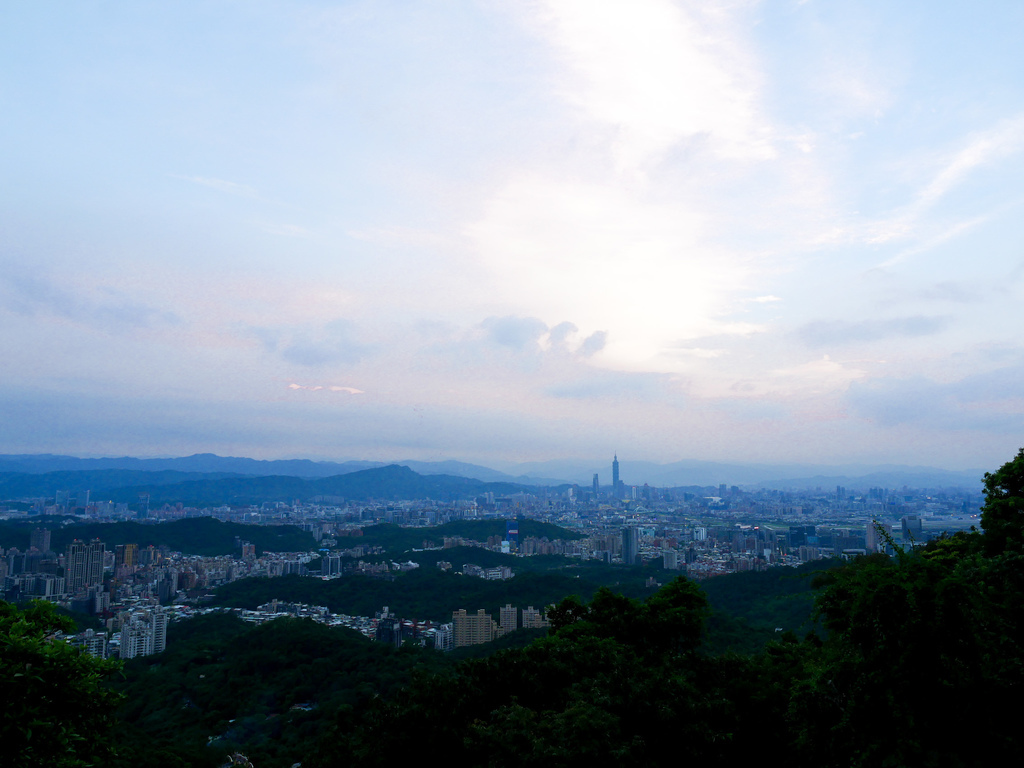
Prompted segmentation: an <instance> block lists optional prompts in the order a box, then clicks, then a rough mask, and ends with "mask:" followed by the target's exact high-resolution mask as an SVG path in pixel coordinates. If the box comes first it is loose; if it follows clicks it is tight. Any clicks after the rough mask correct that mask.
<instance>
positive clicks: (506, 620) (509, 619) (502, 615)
mask: <svg viewBox="0 0 1024 768" xmlns="http://www.w3.org/2000/svg"><path fill="white" fill-rule="evenodd" d="M498 623H499V625H500V626H501V633H502V634H503V635H507V634H508V633H509V632H515V631H516V630H517V629H519V609H518V608H516V607H514V606H513V605H512V604H511V603H505V607H504V608H501V609H499V611H498Z"/></svg>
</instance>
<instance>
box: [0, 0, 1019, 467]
mask: <svg viewBox="0 0 1024 768" xmlns="http://www.w3.org/2000/svg"><path fill="white" fill-rule="evenodd" d="M1022 34H1024V4H1022V3H1020V2H1018V1H1017V0H1007V1H1005V2H1000V1H998V0H982V1H981V2H978V3H963V2H952V1H951V0H950V1H946V0H929V1H928V2H924V0H921V1H919V2H913V1H911V0H906V1H905V2H899V3H893V2H881V1H880V2H871V1H870V0H856V1H845V0H829V2H819V1H817V0H804V1H803V2H800V1H798V0H763V1H762V2H752V1H750V2H748V1H745V0H732V1H731V2H720V3H716V2H710V1H709V0H701V1H699V2H684V1H682V0H680V1H678V2H672V1H670V0H629V1H628V2H627V1H626V0H614V1H613V0H607V1H606V0H548V1H546V2H545V1H543V0H540V1H537V2H528V1H526V0H524V1H522V2H518V1H516V0H507V1H504V2H497V1H491V0H481V1H479V2H474V1H473V0H450V1H441V0H437V1H436V2H434V1H427V0H424V1H423V2H412V1H411V0H405V1H402V2H399V1H397V0H396V1H394V2H392V1H391V0H375V1H374V0H365V1H363V0H355V1H353V2H292V1H288V2H284V1H283V0H282V1H281V2H269V1H266V2H264V1H262V0H244V2H243V1H241V0H239V2H226V1H225V2H178V3H167V2H138V1H133V2H85V1H83V2H76V3H65V2H46V1H45V0H39V1H37V2H32V3H20V2H6V3H3V4H0V135H2V136H3V142H2V145H0V355H2V357H0V360H2V363H0V366H2V367H0V371H2V375H0V453H35V452H51V453H70V454H75V455H83V456H101V455H124V454H133V455H145V456H156V455H184V454H190V453H195V452H206V451H209V452H215V453H220V454H229V455H246V456H253V457H257V458H279V457H309V458H330V459H344V458H365V459H379V460H386V459H402V458H415V459H427V460H432V459H446V458H454V459H462V460H470V461H477V462H480V463H490V464H492V465H499V464H501V463H502V462H516V461H530V460H542V459H548V458H554V457H601V458H604V457H606V456H607V455H610V454H611V453H612V452H613V451H618V453H619V455H620V457H629V458H633V459H645V460H651V461H659V462H669V461H675V460H680V459H708V460H731V461H754V462H774V463H778V462H787V461H795V462H796V461H799V462H820V463H840V462H872V463H874V462H896V463H907V464H927V465H933V466H940V467H946V468H951V469H952V468H968V467H971V468H973V467H982V468H994V467H996V466H998V465H999V464H1001V463H1002V462H1003V461H1006V460H1008V459H1009V458H1010V457H1011V456H1012V455H1013V454H1014V453H1015V452H1016V450H1017V448H1018V447H1020V445H1022V444H1024V333H1022V330H1021V329H1022V327H1024V323H1022V322H1021V321H1022V319H1024V224H1022V222H1024V66H1022V65H1021V54H1020V39H1021V36H1022Z"/></svg>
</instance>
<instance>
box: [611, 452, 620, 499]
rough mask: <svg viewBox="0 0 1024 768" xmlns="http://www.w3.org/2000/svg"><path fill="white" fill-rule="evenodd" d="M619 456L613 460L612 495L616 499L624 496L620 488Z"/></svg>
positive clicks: (616, 455)
mask: <svg viewBox="0 0 1024 768" xmlns="http://www.w3.org/2000/svg"><path fill="white" fill-rule="evenodd" d="M619 483H620V481H619V454H617V453H616V454H615V456H614V458H612V493H613V494H615V496H616V497H621V496H622V488H621V487H620V486H619Z"/></svg>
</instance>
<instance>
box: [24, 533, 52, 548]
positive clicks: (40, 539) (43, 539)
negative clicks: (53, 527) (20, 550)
mask: <svg viewBox="0 0 1024 768" xmlns="http://www.w3.org/2000/svg"><path fill="white" fill-rule="evenodd" d="M28 541H29V546H30V547H35V548H36V549H38V550H39V551H40V552H49V551H50V531H49V530H47V529H46V528H36V529H34V530H33V531H32V534H31V535H30V536H29V540H28Z"/></svg>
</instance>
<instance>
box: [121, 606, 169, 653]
mask: <svg viewBox="0 0 1024 768" xmlns="http://www.w3.org/2000/svg"><path fill="white" fill-rule="evenodd" d="M166 649H167V612H166V611H165V610H164V609H163V608H161V607H159V606H157V607H155V608H153V609H152V610H150V611H145V612H143V611H139V612H136V613H133V614H132V616H131V617H130V618H129V619H128V621H127V622H125V623H124V624H122V626H121V648H120V655H121V658H122V659H134V658H135V657H136V656H149V655H151V654H154V653H163V652H164V651H165V650H166Z"/></svg>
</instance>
